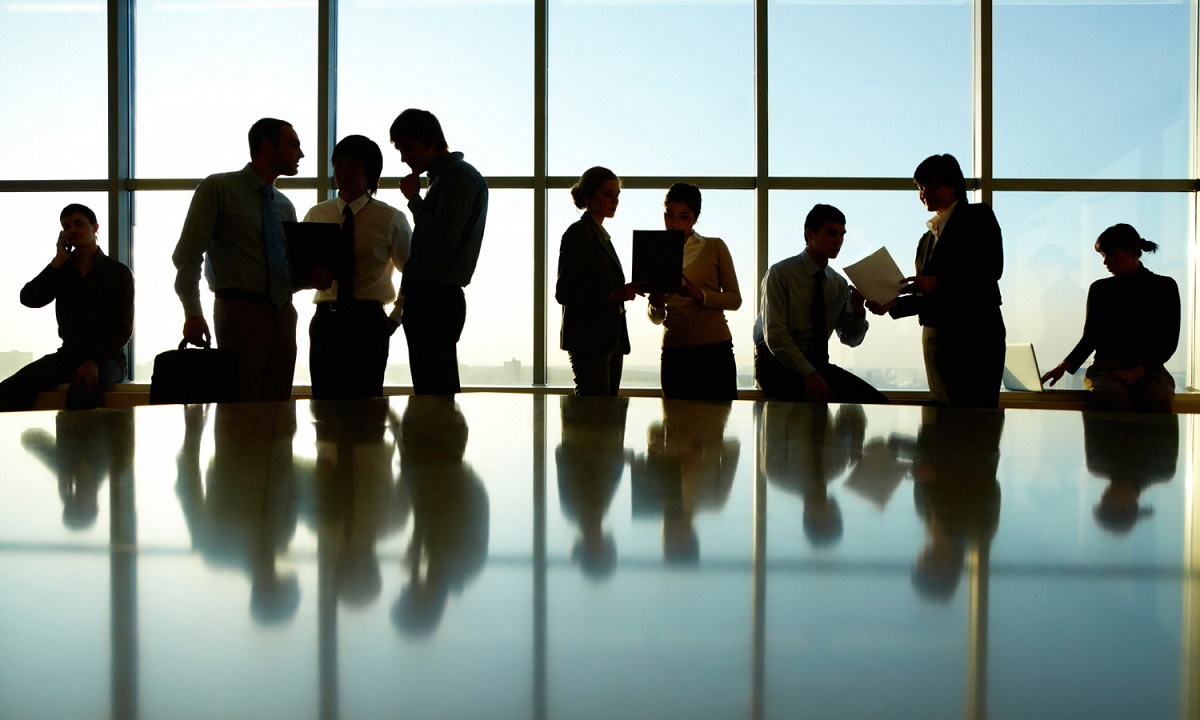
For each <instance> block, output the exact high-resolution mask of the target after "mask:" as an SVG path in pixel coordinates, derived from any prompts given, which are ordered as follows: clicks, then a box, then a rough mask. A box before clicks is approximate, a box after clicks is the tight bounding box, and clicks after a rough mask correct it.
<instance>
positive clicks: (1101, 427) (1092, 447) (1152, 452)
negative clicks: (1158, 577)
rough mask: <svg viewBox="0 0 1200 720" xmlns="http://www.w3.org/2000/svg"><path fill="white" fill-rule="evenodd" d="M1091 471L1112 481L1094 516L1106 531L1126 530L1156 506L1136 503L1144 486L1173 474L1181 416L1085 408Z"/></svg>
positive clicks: (1120, 532) (1170, 476)
mask: <svg viewBox="0 0 1200 720" xmlns="http://www.w3.org/2000/svg"><path fill="white" fill-rule="evenodd" d="M1083 447H1084V452H1085V453H1086V455H1087V468H1088V472H1090V473H1091V474H1092V475H1095V476H1096V477H1098V478H1104V479H1107V480H1108V486H1107V487H1105V488H1104V492H1103V493H1102V494H1101V495H1100V502H1099V503H1097V504H1096V507H1095V508H1094V509H1093V511H1092V515H1093V517H1095V518H1096V522H1097V523H1098V524H1099V525H1100V527H1102V528H1104V529H1105V530H1107V531H1109V532H1112V533H1116V534H1124V533H1128V532H1129V531H1131V530H1132V529H1133V526H1134V525H1136V524H1137V521H1138V520H1140V519H1142V518H1145V517H1149V516H1150V515H1152V514H1153V512H1154V510H1153V508H1150V507H1143V506H1140V505H1139V504H1138V499H1139V497H1140V496H1141V494H1142V491H1143V490H1145V489H1146V488H1148V487H1149V486H1151V485H1153V484H1155V483H1160V482H1166V481H1168V480H1170V479H1171V478H1173V477H1175V468H1176V465H1177V463H1178V461H1179V418H1178V417H1177V416H1175V415H1157V414H1155V415H1150V414H1139V415H1121V416H1117V417H1114V416H1113V415H1111V414H1108V413H1103V412H1085V413H1083Z"/></svg>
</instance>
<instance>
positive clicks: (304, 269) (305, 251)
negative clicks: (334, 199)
mask: <svg viewBox="0 0 1200 720" xmlns="http://www.w3.org/2000/svg"><path fill="white" fill-rule="evenodd" d="M283 236H284V238H285V239H286V240H287V249H288V264H289V265H290V266H291V269H292V283H293V284H294V285H295V286H296V287H297V288H311V287H312V286H313V283H312V274H313V268H314V267H316V266H317V265H323V266H325V267H326V268H329V270H331V271H335V270H336V268H337V262H338V260H337V257H338V244H339V243H341V241H342V226H341V225H338V224H337V223H322V222H292V221H290V220H284V221H283Z"/></svg>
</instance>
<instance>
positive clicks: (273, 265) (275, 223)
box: [258, 185, 292, 307]
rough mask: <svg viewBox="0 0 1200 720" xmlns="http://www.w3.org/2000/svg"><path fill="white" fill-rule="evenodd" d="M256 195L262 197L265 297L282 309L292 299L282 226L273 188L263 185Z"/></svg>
mask: <svg viewBox="0 0 1200 720" xmlns="http://www.w3.org/2000/svg"><path fill="white" fill-rule="evenodd" d="M258 194H259V195H261V196H262V217H263V242H264V243H265V244H266V250H267V295H269V296H270V298H271V302H273V303H275V307H282V306H284V305H286V304H287V303H288V302H289V301H291V299H292V279H291V273H290V272H289V271H288V262H287V245H286V244H285V243H284V240H283V224H282V223H281V222H280V221H279V214H278V213H277V212H275V192H274V188H272V187H271V186H270V185H263V186H262V187H261V188H259V190H258Z"/></svg>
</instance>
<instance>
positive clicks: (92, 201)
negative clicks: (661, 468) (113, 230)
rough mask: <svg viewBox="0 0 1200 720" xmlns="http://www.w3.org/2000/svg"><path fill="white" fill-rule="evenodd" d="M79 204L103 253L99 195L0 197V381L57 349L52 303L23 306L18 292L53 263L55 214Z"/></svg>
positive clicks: (104, 220)
mask: <svg viewBox="0 0 1200 720" xmlns="http://www.w3.org/2000/svg"><path fill="white" fill-rule="evenodd" d="M75 202H78V203H83V204H84V205H87V206H88V207H90V208H91V209H92V210H93V211H94V212H95V213H96V219H97V220H98V221H99V223H100V232H99V233H98V234H97V238H96V241H97V242H98V243H99V245H100V249H102V250H103V251H104V252H106V253H107V252H108V217H107V210H108V203H107V201H106V200H105V196H104V194H103V193H69V194H68V193H0V217H4V218H6V221H7V226H6V228H5V234H6V235H7V236H8V237H9V238H10V241H9V242H7V243H5V245H6V252H5V256H4V262H3V263H0V288H4V295H3V298H4V300H3V303H2V304H0V380H3V379H4V378H7V377H8V376H10V375H12V374H13V373H15V372H17V371H18V370H20V369H21V368H23V367H25V366H26V365H28V364H29V363H31V362H33V361H34V360H36V359H38V358H40V357H41V356H43V355H48V354H50V353H52V352H54V351H55V350H57V349H58V348H59V346H60V345H62V342H61V341H60V340H59V337H58V320H57V318H56V316H55V314H54V303H50V304H49V305H47V306H46V307H43V308H37V309H32V308H27V307H25V306H23V305H21V303H20V299H19V297H20V292H21V288H23V287H25V283H27V282H29V281H30V280H32V279H33V278H34V277H36V276H37V274H38V273H40V272H41V271H42V269H43V268H45V267H46V265H48V264H49V263H50V261H51V260H52V259H54V254H55V244H56V243H57V242H58V233H59V231H61V230H62V227H61V226H60V225H59V222H58V214H59V213H60V212H62V209H63V208H64V207H66V206H67V204H68V203H75Z"/></svg>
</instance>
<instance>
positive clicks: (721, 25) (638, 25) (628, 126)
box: [548, 0, 754, 176]
mask: <svg viewBox="0 0 1200 720" xmlns="http://www.w3.org/2000/svg"><path fill="white" fill-rule="evenodd" d="M549 13H550V18H549V21H550V22H549V24H550V28H549V33H550V68H549V80H548V85H549V96H550V97H549V116H550V117H549V146H550V174H551V175H575V176H578V175H579V173H582V172H583V171H584V170H586V169H587V168H589V167H591V166H592V165H604V166H606V167H610V168H612V170H613V171H614V172H616V173H617V174H618V175H750V174H753V172H754V48H753V43H754V8H753V4H752V3H751V2H749V0H736V1H735V2H725V3H711V2H665V3H664V2H651V1H649V0H634V1H633V2H610V1H606V0H587V1H585V2H568V1H566V0H552V1H551V3H550V10H549Z"/></svg>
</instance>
